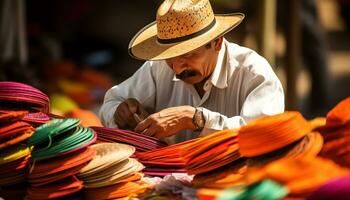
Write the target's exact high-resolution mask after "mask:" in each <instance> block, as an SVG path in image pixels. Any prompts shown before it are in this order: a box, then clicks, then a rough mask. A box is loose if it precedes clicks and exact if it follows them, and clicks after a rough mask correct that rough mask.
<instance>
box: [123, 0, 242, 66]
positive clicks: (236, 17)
mask: <svg viewBox="0 0 350 200" xmlns="http://www.w3.org/2000/svg"><path fill="white" fill-rule="evenodd" d="M243 18H244V15H243V14H241V13H233V14H223V15H214V13H213V10H212V8H211V5H210V2H209V0H199V1H191V0H181V1H180V0H165V1H164V2H163V3H162V4H161V5H160V7H159V8H158V11H157V17H156V21H155V22H153V23H151V24H149V25H147V26H146V27H144V28H143V29H141V30H140V31H139V32H138V33H137V34H136V35H135V36H134V38H133V39H132V40H131V42H130V44H129V53H130V55H131V56H132V57H134V58H137V59H142V60H163V59H168V58H172V57H176V56H179V55H182V54H185V53H188V52H190V51H192V50H195V49H197V48H199V47H201V46H203V45H205V44H207V43H209V42H210V41H212V40H214V39H216V38H218V37H220V36H222V35H224V34H225V33H227V32H229V31H230V30H232V29H233V28H235V27H236V26H237V25H238V24H239V23H241V21H242V20H243Z"/></svg>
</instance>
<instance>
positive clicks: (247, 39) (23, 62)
mask: <svg viewBox="0 0 350 200" xmlns="http://www.w3.org/2000/svg"><path fill="white" fill-rule="evenodd" d="M160 3H161V1H160V0H129V1H120V0H104V1H97V0H51V1H46V0H0V56H1V57H0V81H19V82H23V83H28V84H31V85H33V86H35V87H37V88H39V89H41V90H42V91H44V92H45V93H46V94H48V95H49V96H50V100H51V105H52V112H53V113H55V114H59V115H71V116H73V117H74V113H72V112H71V111H72V110H74V109H73V108H81V109H82V110H86V111H92V112H93V113H97V112H98V110H99V107H100V105H101V104H102V102H103V97H104V94H105V92H106V91H107V89H109V88H110V87H112V86H113V85H115V84H118V83H120V82H122V81H123V80H125V79H127V78H128V77H129V76H131V75H132V74H133V73H134V72H135V71H136V70H137V69H138V68H139V67H140V66H141V65H142V63H143V62H142V61H138V60H135V59H133V58H131V57H130V56H129V55H128V50H127V49H128V44H129V41H130V40H131V38H132V37H133V36H134V35H135V34H136V33H137V32H138V31H139V30H140V29H141V28H142V27H144V26H145V25H147V24H148V23H151V22H152V21H154V20H155V13H156V10H157V8H158V6H159V5H160ZM211 3H212V6H213V9H214V12H215V13H230V12H243V13H245V14H246V19H245V20H244V21H243V23H242V24H241V25H239V27H238V28H236V29H234V30H233V31H231V32H230V33H229V34H227V35H226V36H225V37H226V38H227V39H228V40H230V41H231V42H235V43H237V44H240V45H243V46H247V47H249V48H252V49H254V50H256V51H257V52H258V53H260V54H261V55H263V56H264V57H266V58H267V59H268V61H269V62H270V64H271V66H272V67H273V69H274V70H275V72H276V73H277V75H278V76H279V78H280V80H281V81H282V84H283V86H284V89H285V93H286V105H287V109H288V110H299V111H301V112H302V113H303V114H304V116H305V117H306V118H312V117H316V116H325V114H326V113H327V111H329V110H330V108H331V107H333V106H334V105H335V104H336V103H337V102H339V101H340V100H341V99H344V98H345V97H347V96H350V37H349V35H350V34H349V33H350V30H349V29H350V0H293V1H283V0H259V1H256V0H211Z"/></svg>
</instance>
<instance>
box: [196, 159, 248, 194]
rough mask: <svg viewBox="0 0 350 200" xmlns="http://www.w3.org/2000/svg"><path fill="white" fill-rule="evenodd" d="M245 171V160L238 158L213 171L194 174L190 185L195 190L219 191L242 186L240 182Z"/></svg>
mask: <svg viewBox="0 0 350 200" xmlns="http://www.w3.org/2000/svg"><path fill="white" fill-rule="evenodd" d="M246 169H247V167H246V164H245V158H240V159H238V160H236V161H234V162H232V163H230V164H227V165H224V166H222V167H220V168H217V169H215V170H211V171H209V172H206V173H202V174H196V175H195V176H194V178H193V180H192V182H191V183H192V184H193V186H194V187H196V188H212V189H213V188H215V189H218V190H219V191H221V189H225V188H228V187H232V186H235V185H240V184H242V183H241V180H242V177H243V175H244V173H245V172H246Z"/></svg>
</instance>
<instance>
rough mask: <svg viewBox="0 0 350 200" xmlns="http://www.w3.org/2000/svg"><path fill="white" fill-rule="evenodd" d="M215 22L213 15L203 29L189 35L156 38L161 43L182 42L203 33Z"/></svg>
mask: <svg viewBox="0 0 350 200" xmlns="http://www.w3.org/2000/svg"><path fill="white" fill-rule="evenodd" d="M215 24H216V20H215V17H214V19H213V21H212V22H211V23H210V24H209V25H208V26H206V27H204V28H203V29H201V30H199V31H197V32H194V33H191V34H189V35H185V36H181V37H178V38H171V39H161V38H158V37H157V40H158V42H159V43H161V44H171V43H177V42H183V41H185V40H189V39H192V38H194V37H197V36H200V35H202V34H203V33H206V32H207V31H209V30H210V29H211V28H213V27H214V25H215Z"/></svg>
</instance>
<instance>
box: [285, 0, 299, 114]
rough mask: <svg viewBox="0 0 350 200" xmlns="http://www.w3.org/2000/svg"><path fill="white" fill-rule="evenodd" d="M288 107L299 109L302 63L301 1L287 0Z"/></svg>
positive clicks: (289, 108)
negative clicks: (300, 67) (299, 73)
mask: <svg viewBox="0 0 350 200" xmlns="http://www.w3.org/2000/svg"><path fill="white" fill-rule="evenodd" d="M286 4H287V7H286V8H285V9H286V10H285V12H286V14H287V15H286V16H287V20H286V21H287V24H286V40H287V52H286V61H287V62H286V77H287V91H286V94H287V95H286V97H287V98H286V109H288V110H293V109H294V110H295V109H298V102H299V100H298V96H297V90H296V84H297V77H298V72H299V65H300V13H299V12H300V1H299V0H292V1H286Z"/></svg>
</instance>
